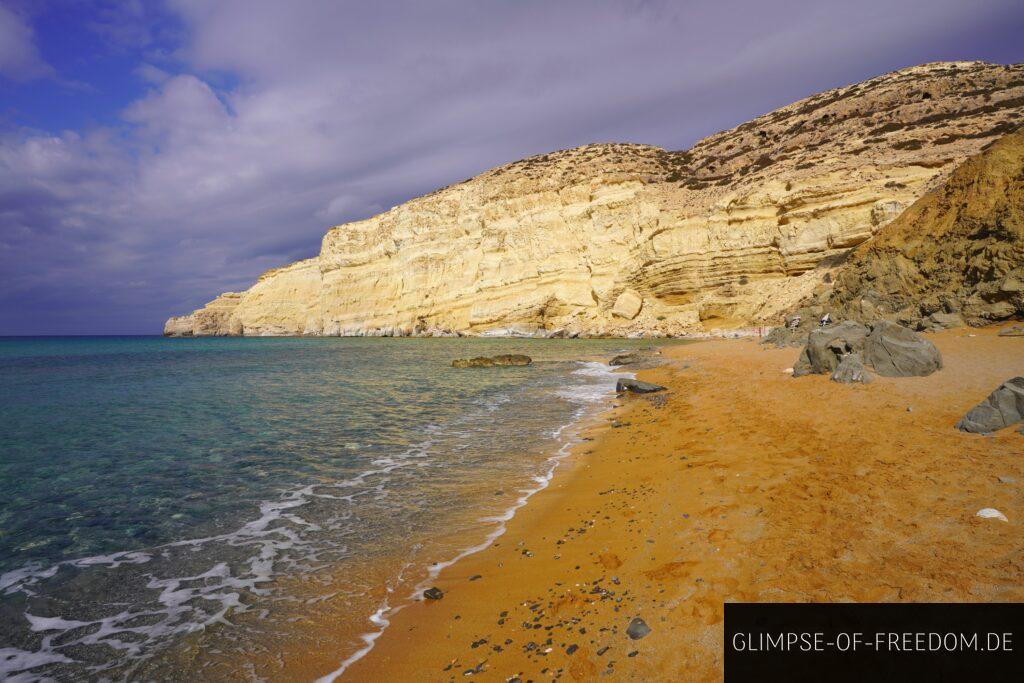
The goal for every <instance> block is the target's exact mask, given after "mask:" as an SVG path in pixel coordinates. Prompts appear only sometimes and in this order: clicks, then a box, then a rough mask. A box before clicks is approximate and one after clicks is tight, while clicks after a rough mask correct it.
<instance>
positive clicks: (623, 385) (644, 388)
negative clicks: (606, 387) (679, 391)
mask: <svg viewBox="0 0 1024 683" xmlns="http://www.w3.org/2000/svg"><path fill="white" fill-rule="evenodd" d="M615 391H616V392H618V393H620V394H621V393H622V392H624V391H630V392H632V393H634V394H653V393H654V392H656V391H665V387H663V386H661V385H660V384H651V383H650V382H641V381H640V380H638V379H620V380H619V381H618V382H616V383H615Z"/></svg>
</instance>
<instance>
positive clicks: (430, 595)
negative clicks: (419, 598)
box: [423, 587, 444, 600]
mask: <svg viewBox="0 0 1024 683" xmlns="http://www.w3.org/2000/svg"><path fill="white" fill-rule="evenodd" d="M423 597H425V598H426V599H427V600H440V599H441V598H443V597H444V592H442V591H441V589H440V588H437V587H434V588H428V589H427V590H425V591H423Z"/></svg>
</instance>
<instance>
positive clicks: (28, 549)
mask: <svg viewBox="0 0 1024 683" xmlns="http://www.w3.org/2000/svg"><path fill="white" fill-rule="evenodd" d="M640 343H641V342H636V343H633V344H632V345H633V346H636V345H638V344H640ZM630 345H631V344H630V343H627V342H623V341H622V340H586V341H584V340H507V339H500V340H499V339H495V340H488V339H337V338H311V339H174V340H171V339H163V338H159V337H141V338H140V337H132V338H7V339H0V486H2V492H0V494H2V495H0V678H4V677H7V678H10V679H12V680H37V679H40V678H42V679H46V678H52V679H57V680H81V679H97V678H112V679H123V678H133V677H137V676H139V675H142V674H140V671H145V676H146V677H149V676H158V675H161V673H162V672H161V670H160V666H162V665H156V664H153V662H154V661H156V660H158V659H160V658H161V657H163V655H164V654H165V653H166V652H167V650H168V649H173V648H174V647H175V646H176V643H179V642H180V641H181V640H182V639H183V638H185V637H186V636H188V635H189V634H195V633H196V632H197V631H202V632H203V633H204V634H205V633H206V632H210V633H212V634H214V635H211V636H209V637H210V638H213V640H212V641H211V642H216V639H217V638H222V639H223V638H227V639H230V641H231V642H232V643H233V647H235V648H236V649H237V648H243V649H244V648H245V646H246V642H247V640H248V639H249V637H250V635H252V638H254V639H255V638H256V637H257V636H256V635H255V634H251V633H250V632H251V631H253V630H254V629H256V627H254V626H253V625H252V623H253V622H252V620H249V621H246V620H244V619H239V617H240V615H244V614H247V613H248V614H252V613H254V612H257V613H258V614H259V615H260V617H261V618H260V619H259V620H258V623H259V624H262V625H264V626H266V625H273V624H274V623H275V620H281V619H285V618H287V617H288V615H289V614H293V613H294V610H295V604H296V603H297V602H300V601H298V600H297V599H296V596H295V595H292V594H290V593H289V591H291V590H292V588H290V586H292V585H293V584H294V582H290V581H289V579H294V578H296V577H303V578H304V579H309V578H310V577H312V578H313V579H314V580H312V581H311V580H306V581H305V583H304V585H305V586H306V587H307V588H306V589H305V590H312V591H313V592H314V593H315V592H316V590H317V589H316V586H317V585H319V584H318V582H317V581H316V580H315V579H316V578H317V577H320V576H330V580H329V581H328V580H324V581H323V582H322V585H324V586H325V588H324V590H325V591H326V590H327V588H326V587H327V586H330V587H331V591H332V594H331V598H332V599H333V600H338V599H342V600H345V601H348V602H346V603H345V604H346V605H347V607H348V609H347V610H346V611H347V612H348V613H350V614H351V615H353V616H352V618H353V622H354V623H356V624H358V623H362V622H365V620H366V617H368V616H369V615H370V614H371V613H372V611H373V609H374V608H375V604H374V603H375V600H376V599H377V598H375V597H373V596H374V595H375V592H374V591H375V590H378V589H379V584H381V583H382V582H385V583H389V586H390V585H391V584H390V582H394V581H397V580H398V579H397V578H396V577H393V576H390V575H389V574H388V572H389V571H390V569H389V568H390V567H392V566H395V565H396V560H397V564H400V565H401V566H403V567H405V568H406V571H407V572H408V573H409V574H410V576H414V577H415V576H421V577H422V574H423V572H422V571H420V572H419V574H417V572H416V570H415V569H413V570H409V569H408V567H414V568H415V567H417V566H422V567H426V566H428V564H430V563H435V562H444V561H447V560H450V559H451V557H452V556H453V554H454V555H457V554H458V552H459V550H460V549H459V548H458V547H455V546H451V545H450V543H451V542H450V541H446V542H447V543H448V544H449V545H444V544H443V543H441V542H440V541H438V542H437V543H436V544H434V543H433V542H432V539H433V538H434V537H437V538H440V537H441V536H444V537H445V538H449V537H450V536H451V535H452V533H453V532H465V534H466V536H467V537H472V535H473V532H474V531H475V528H474V525H479V526H480V527H481V529H480V530H479V533H478V536H479V539H483V538H484V537H485V535H486V529H484V528H483V527H485V526H486V524H484V523H483V522H481V521H480V520H481V517H485V518H488V519H489V523H490V524H493V523H494V522H495V520H496V519H498V518H500V515H501V513H502V512H503V511H506V510H508V509H509V508H510V506H514V505H515V504H516V501H518V500H519V499H521V498H522V495H523V492H528V491H530V490H532V488H535V487H536V486H537V485H538V482H541V483H542V482H543V481H544V479H543V478H544V477H545V476H547V474H548V473H549V472H550V469H551V462H552V461H551V457H552V454H554V453H557V452H558V450H559V449H560V448H562V447H564V445H565V444H566V443H567V439H569V438H571V437H570V434H571V429H568V430H567V427H569V426H571V425H572V424H573V423H574V421H577V420H579V419H580V418H581V417H583V416H584V415H585V414H586V413H587V412H588V411H593V410H594V409H595V407H596V406H598V405H600V404H601V402H603V401H604V400H606V399H607V397H608V396H610V395H611V393H612V389H613V387H614V376H613V375H612V374H611V373H610V372H609V369H608V368H607V367H606V366H604V365H603V364H601V363H598V362H593V361H594V360H597V359H598V358H606V357H607V356H608V354H609V353H611V352H613V351H615V350H618V349H622V348H626V347H628V346H630ZM513 352H516V353H528V354H529V355H531V356H532V357H533V358H534V361H535V362H534V364H533V365H532V366H528V367H520V368H494V369H486V370H455V369H452V368H451V367H450V366H449V365H450V362H451V359H453V358H457V357H466V356H473V355H492V354H496V353H513ZM587 359H590V360H587ZM495 515H497V517H495ZM485 521H486V520H485ZM441 530H443V532H444V533H441ZM479 539H478V540H479ZM378 556H379V557H381V558H382V559H381V561H380V562H375V560H374V558H375V557H378ZM383 558H388V561H387V562H385V561H384V559H383ZM367 567H373V568H374V569H373V570H372V571H371V570H369V569H367ZM339 577H340V579H342V580H343V585H345V586H348V587H350V589H351V590H350V593H345V594H343V595H342V596H341V598H338V597H337V595H336V593H337V592H338V588H337V586H338V581H339ZM310 586H312V587H311V588H310ZM315 598H316V596H315V595H314V596H312V597H311V596H309V595H304V596H302V601H301V602H302V603H303V604H307V603H309V601H310V600H311V599H315ZM243 621H245V623H246V625H245V626H244V627H243V626H239V624H240V623H242V622H243ZM266 627H267V628H269V626H266ZM257 630H258V629H257ZM217 634H219V635H217ZM204 647H205V648H207V649H208V650H210V651H213V652H215V651H217V650H216V648H215V647H213V646H212V645H209V646H208V644H204ZM351 654H352V652H344V651H339V653H338V656H339V661H342V660H344V659H345V658H346V657H348V656H350V655H351ZM210 656H214V655H210ZM140 667H143V668H142V669H140ZM145 667H149V668H145ZM153 667H156V668H155V669H154V668H153Z"/></svg>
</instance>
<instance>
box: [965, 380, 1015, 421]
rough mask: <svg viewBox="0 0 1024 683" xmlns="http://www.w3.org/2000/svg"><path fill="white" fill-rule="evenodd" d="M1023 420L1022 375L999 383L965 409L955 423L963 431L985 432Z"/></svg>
mask: <svg viewBox="0 0 1024 683" xmlns="http://www.w3.org/2000/svg"><path fill="white" fill-rule="evenodd" d="M1021 420H1024V377H1014V378H1013V379H1008V380H1006V381H1005V382H1003V383H1002V384H1000V385H999V388H997V389H996V390H995V391H993V392H992V393H991V394H989V395H988V398H986V399H985V400H984V401H982V402H981V403H979V404H978V405H976V406H974V407H973V408H971V409H970V410H969V411H967V414H966V415H964V416H963V418H961V420H960V421H959V422H957V423H956V428H957V429H959V430H960V431H963V432H972V433H975V434H987V433H989V432H997V431H999V430H1000V429H1003V428H1005V427H1009V426H1011V425H1014V424H1017V423H1018V422H1020V421H1021Z"/></svg>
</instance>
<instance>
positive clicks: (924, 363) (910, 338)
mask: <svg viewBox="0 0 1024 683" xmlns="http://www.w3.org/2000/svg"><path fill="white" fill-rule="evenodd" d="M852 354H859V357H858V359H859V360H860V361H861V362H862V363H863V365H864V366H867V367H870V368H873V369H874V370H875V372H877V373H878V374H879V375H884V376H886V377H923V376H925V375H930V374H932V373H933V372H935V371H936V370H938V369H940V368H941V367H942V356H941V355H940V354H939V350H938V349H936V348H935V345H934V344H932V343H931V342H930V341H928V340H927V339H924V338H922V337H921V336H920V335H918V334H917V333H915V332H913V331H912V330H909V329H907V328H906V327H903V326H901V325H897V324H896V323H892V322H889V321H887V320H878V321H876V322H873V323H871V325H870V326H869V327H865V326H864V325H861V324H860V323H858V322H854V321H852V320H845V321H843V322H841V323H839V324H838V325H833V326H831V327H825V328H822V329H819V330H815V331H814V332H811V335H810V337H809V338H808V339H807V346H806V347H804V350H803V353H801V354H800V359H799V360H798V361H797V362H796V365H794V366H793V376H794V377H800V376H802V375H812V374H819V375H823V374H832V373H834V372H835V371H836V369H837V368H838V367H839V364H840V363H841V362H842V361H843V360H844V359H845V358H847V357H848V356H850V355H852ZM852 369H854V370H855V369H856V368H855V367H853V368H852Z"/></svg>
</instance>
